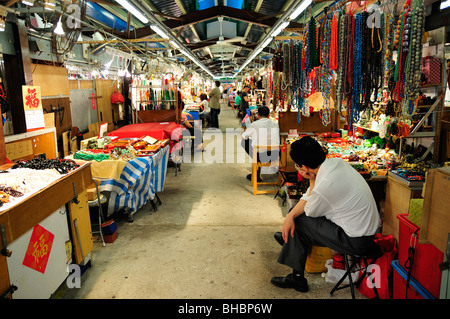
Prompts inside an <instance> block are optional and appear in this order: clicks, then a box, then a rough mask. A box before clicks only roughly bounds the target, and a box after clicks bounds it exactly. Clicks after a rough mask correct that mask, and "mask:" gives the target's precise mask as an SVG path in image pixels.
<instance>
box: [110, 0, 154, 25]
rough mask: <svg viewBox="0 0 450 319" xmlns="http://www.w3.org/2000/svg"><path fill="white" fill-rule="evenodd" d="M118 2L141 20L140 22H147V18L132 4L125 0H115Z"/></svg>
mask: <svg viewBox="0 0 450 319" xmlns="http://www.w3.org/2000/svg"><path fill="white" fill-rule="evenodd" d="M116 2H117V3H118V4H120V5H121V6H122V7H124V8H125V9H127V10H128V11H129V12H130V13H131V14H132V15H134V16H135V17H136V18H138V19H139V20H141V22H142V23H148V19H147V18H146V17H145V16H144V15H143V14H142V13H140V12H139V11H138V10H137V9H136V8H135V7H134V6H132V5H131V4H130V3H129V2H128V1H127V0H116Z"/></svg>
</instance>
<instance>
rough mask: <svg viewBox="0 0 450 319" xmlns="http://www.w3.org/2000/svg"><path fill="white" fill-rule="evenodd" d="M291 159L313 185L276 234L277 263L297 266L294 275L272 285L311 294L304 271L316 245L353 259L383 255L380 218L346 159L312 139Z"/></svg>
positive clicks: (302, 141) (295, 145)
mask: <svg viewBox="0 0 450 319" xmlns="http://www.w3.org/2000/svg"><path fill="white" fill-rule="evenodd" d="M290 156H291V158H292V160H293V161H294V163H295V167H296V168H297V170H298V171H299V173H300V174H301V175H302V176H303V177H304V178H308V179H309V181H310V186H309V188H308V190H307V191H306V193H305V194H303V196H302V198H301V199H300V201H299V202H298V203H297V205H295V206H294V207H293V208H292V209H291V210H290V211H289V213H288V214H287V215H286V217H285V220H284V222H283V226H282V232H277V233H275V235H274V237H275V239H276V240H277V242H278V243H279V244H280V245H283V248H282V249H281V253H280V255H279V257H278V262H279V263H281V264H284V265H287V266H289V267H292V268H293V272H292V273H291V274H289V275H287V276H286V277H273V278H272V279H271V282H272V284H274V285H275V286H277V287H280V288H294V289H295V290H297V291H300V292H307V291H308V283H307V280H306V279H305V277H304V270H305V264H306V258H307V256H308V252H309V250H310V247H311V245H315V246H320V247H329V248H331V249H332V250H335V251H338V252H341V253H346V254H349V255H353V256H357V255H363V254H365V253H367V252H369V251H376V252H379V251H380V252H381V250H380V248H379V247H378V246H377V245H376V244H375V242H374V240H373V239H374V236H373V235H374V234H375V233H376V232H377V229H378V227H379V225H380V217H379V215H378V211H377V205H376V203H375V200H374V198H373V195H372V191H371V190H370V188H369V186H368V184H367V182H366V181H365V180H364V178H363V177H362V176H361V175H360V174H359V173H358V172H357V171H356V170H355V169H354V168H353V167H351V166H350V165H349V164H348V163H346V162H345V161H344V160H343V159H341V158H328V159H326V156H325V153H324V151H323V148H322V146H320V144H319V143H318V142H317V141H316V140H314V139H313V138H312V137H309V136H305V137H303V138H301V139H300V140H298V141H296V142H294V143H293V144H292V147H291V152H290Z"/></svg>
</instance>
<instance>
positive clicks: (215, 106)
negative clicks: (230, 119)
mask: <svg viewBox="0 0 450 319" xmlns="http://www.w3.org/2000/svg"><path fill="white" fill-rule="evenodd" d="M215 84H216V87H215V88H214V89H212V90H211V91H210V92H209V93H208V96H209V98H210V101H209V102H210V103H209V104H210V105H209V107H210V108H211V123H210V124H211V127H215V128H219V114H220V89H219V86H220V81H215Z"/></svg>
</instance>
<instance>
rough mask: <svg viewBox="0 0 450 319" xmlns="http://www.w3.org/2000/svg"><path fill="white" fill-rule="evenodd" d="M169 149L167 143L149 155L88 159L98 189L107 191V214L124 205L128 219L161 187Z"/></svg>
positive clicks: (163, 181)
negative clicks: (98, 159)
mask: <svg viewBox="0 0 450 319" xmlns="http://www.w3.org/2000/svg"><path fill="white" fill-rule="evenodd" d="M169 149H170V148H169V145H166V146H165V147H162V148H161V149H159V151H158V152H156V153H154V154H153V155H151V156H140V157H135V158H132V159H127V160H124V159H105V160H102V161H95V160H93V161H91V162H90V163H91V170H92V176H93V177H94V178H97V179H99V180H100V191H105V192H110V196H109V202H108V212H107V216H111V215H112V214H113V213H115V212H118V211H119V210H121V209H125V211H126V213H127V214H128V216H129V219H130V220H131V219H132V215H133V214H134V213H136V211H137V210H139V208H141V207H142V206H143V205H144V204H146V203H147V201H148V200H150V201H153V199H155V197H156V193H157V192H162V191H163V190H164V183H165V178H166V171H167V163H168V159H169ZM69 158H73V157H72V156H70V157H69ZM75 161H77V162H80V163H84V162H85V161H83V160H77V159H76V160H75ZM152 204H153V202H152ZM154 207H156V206H155V205H154Z"/></svg>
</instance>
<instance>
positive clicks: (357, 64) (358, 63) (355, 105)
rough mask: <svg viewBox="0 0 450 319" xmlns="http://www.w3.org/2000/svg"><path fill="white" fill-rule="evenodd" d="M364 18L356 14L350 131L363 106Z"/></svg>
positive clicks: (357, 119)
mask: <svg viewBox="0 0 450 319" xmlns="http://www.w3.org/2000/svg"><path fill="white" fill-rule="evenodd" d="M362 24H363V16H362V14H361V13H357V14H356V18H355V32H354V39H355V50H354V71H353V88H352V108H351V111H350V118H349V120H350V121H349V129H350V130H351V129H352V128H353V123H357V122H358V121H359V109H360V104H361V68H362V45H363V25H362Z"/></svg>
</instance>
